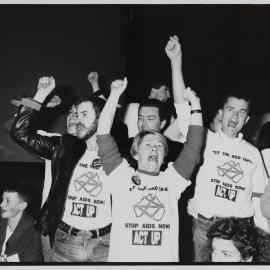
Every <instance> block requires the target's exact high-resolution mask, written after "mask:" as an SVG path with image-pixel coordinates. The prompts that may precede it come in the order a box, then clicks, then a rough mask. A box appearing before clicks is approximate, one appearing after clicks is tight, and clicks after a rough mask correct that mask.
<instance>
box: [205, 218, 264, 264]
mask: <svg viewBox="0 0 270 270" xmlns="http://www.w3.org/2000/svg"><path fill="white" fill-rule="evenodd" d="M207 236H208V238H209V247H210V246H212V241H213V239H214V238H221V239H225V240H232V241H233V244H234V245H235V247H236V248H237V249H238V251H239V252H240V254H241V257H242V258H243V259H244V260H247V259H248V258H250V257H253V260H255V261H257V260H258V257H259V245H258V238H259V237H258V236H259V231H258V228H256V227H255V225H254V224H253V222H249V221H247V220H246V219H243V218H235V217H229V218H222V219H218V220H217V221H216V222H214V223H213V224H212V225H211V227H210V228H209V230H208V232H207Z"/></svg>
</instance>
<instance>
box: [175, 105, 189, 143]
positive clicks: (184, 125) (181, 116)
mask: <svg viewBox="0 0 270 270" xmlns="http://www.w3.org/2000/svg"><path fill="white" fill-rule="evenodd" d="M174 107H175V110H176V114H177V121H178V125H179V128H180V131H181V133H182V135H183V138H181V142H185V141H186V139H187V133H188V127H189V123H190V111H191V106H190V105H189V103H188V101H185V102H183V103H181V104H177V103H174Z"/></svg>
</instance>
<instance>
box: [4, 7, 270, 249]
mask: <svg viewBox="0 0 270 270" xmlns="http://www.w3.org/2000/svg"><path fill="white" fill-rule="evenodd" d="M269 27H270V6H269V5H124V6H123V5H0V33H1V38H0V171H1V184H0V188H1V187H2V186H3V185H4V184H6V183H8V182H11V181H18V180H19V181H21V180H23V181H26V182H29V183H31V185H32V186H33V188H34V189H35V190H36V192H35V195H36V198H35V203H34V204H33V206H32V210H31V211H32V213H33V214H34V215H36V213H37V212H38V209H39V206H40V199H41V190H42V187H43V176H44V163H43V162H42V161H41V160H39V159H37V158H36V157H33V156H32V155H30V154H28V153H27V152H26V151H24V150H22V149H21V148H20V147H18V146H17V145H16V144H15V143H14V142H13V141H12V140H11V139H10V137H9V135H8V133H7V132H6V131H5V129H4V127H3V125H4V123H5V122H6V121H7V120H8V119H10V118H12V117H13V115H14V114H15V113H16V109H17V108H16V107H14V106H12V105H11V104H10V100H11V99H13V98H16V99H21V98H22V97H23V96H30V97H32V96H33V95H34V93H35V89H36V86H37V81H38V79H39V77H41V76H46V75H50V76H53V77H54V78H55V80H56V85H57V88H56V91H57V92H58V93H59V94H60V95H61V96H62V98H63V100H64V101H67V100H69V99H70V98H71V97H72V96H75V95H85V94H88V93H91V90H92V89H91V86H90V84H89V83H88V81H87V79H86V78H87V75H88V73H89V72H90V71H93V70H96V71H98V72H99V74H100V77H101V78H100V84H101V87H102V88H103V89H104V90H105V91H106V94H107V95H108V89H109V85H110V83H111V81H112V80H114V79H115V78H122V77H124V76H127V77H128V80H129V84H128V90H127V92H126V94H125V100H126V101H127V102H129V101H138V100H140V98H142V97H143V96H144V95H145V93H146V92H147V91H148V90H149V89H150V87H151V84H153V83H155V82H163V83H167V84H168V85H171V74H170V64H169V60H168V59H167V56H166V54H165V52H164V47H165V45H166V43H167V41H168V38H169V36H172V35H174V34H177V35H178V36H179V39H180V42H181V46H182V51H183V73H184V79H185V82H186V85H187V86H190V87H191V88H192V89H194V90H196V92H197V93H198V94H199V96H200V97H201V101H202V106H203V110H204V119H205V122H206V123H207V122H208V121H209V118H210V115H211V112H213V110H214V109H216V108H217V107H218V105H219V103H220V100H221V99H222V97H223V96H224V95H225V94H226V93H227V92H228V91H230V90H231V89H234V88H240V89H242V90H243V91H245V92H246V93H248V94H249V95H250V97H251V99H252V102H253V108H252V116H257V115H259V114H262V113H269V112H270V106H269V94H268V93H269V89H270V82H269V63H270V49H269V48H270V35H269ZM40 128H41V129H43V130H46V131H48V132H60V133H63V132H65V107H64V106H62V107H60V108H59V109H57V110H47V111H44V113H43V115H42V117H41V119H40ZM247 131H248V130H247ZM246 135H247V138H248V139H250V138H251V137H252V134H249V132H246ZM188 226H189V225H188ZM188 226H185V227H184V229H185V228H186V229H187V230H188V228H187V227H188ZM190 226H191V224H190ZM182 229H183V228H182ZM189 229H190V228H189ZM187 233H188V231H187ZM182 248H183V247H182ZM188 248H190V247H187V249H188ZM184 250H185V247H184ZM182 251H183V250H182Z"/></svg>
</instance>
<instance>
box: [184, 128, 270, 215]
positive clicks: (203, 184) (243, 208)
mask: <svg viewBox="0 0 270 270" xmlns="http://www.w3.org/2000/svg"><path fill="white" fill-rule="evenodd" d="M266 184H267V177H266V173H265V170H264V167H263V162H262V158H261V155H260V153H259V151H258V150H257V148H256V147H254V146H253V145H251V144H250V143H248V142H246V141H245V140H243V139H242V136H239V137H237V138H235V139H231V138H229V137H227V136H226V135H225V134H224V133H223V132H222V131H218V132H217V133H213V132H211V131H209V132H208V136H207V141H206V148H205V151H204V162H203V165H202V166H201V167H200V169H199V172H198V175H197V178H196V187H195V194H194V198H193V199H191V200H190V201H189V204H188V212H189V214H191V215H192V216H193V217H195V218H197V215H198V213H200V214H202V215H204V216H205V217H208V218H210V217H212V216H220V217H228V216H235V217H242V218H244V217H251V216H253V215H254V206H253V204H252V200H251V196H252V193H253V192H255V193H263V192H264V188H265V186H266Z"/></svg>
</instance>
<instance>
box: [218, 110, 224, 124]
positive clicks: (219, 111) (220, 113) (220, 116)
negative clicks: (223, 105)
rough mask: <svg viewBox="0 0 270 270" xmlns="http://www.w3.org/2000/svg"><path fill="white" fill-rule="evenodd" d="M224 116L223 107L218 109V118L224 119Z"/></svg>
mask: <svg viewBox="0 0 270 270" xmlns="http://www.w3.org/2000/svg"><path fill="white" fill-rule="evenodd" d="M222 116H223V111H222V109H219V110H218V118H219V120H220V121H221V120H222Z"/></svg>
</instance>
